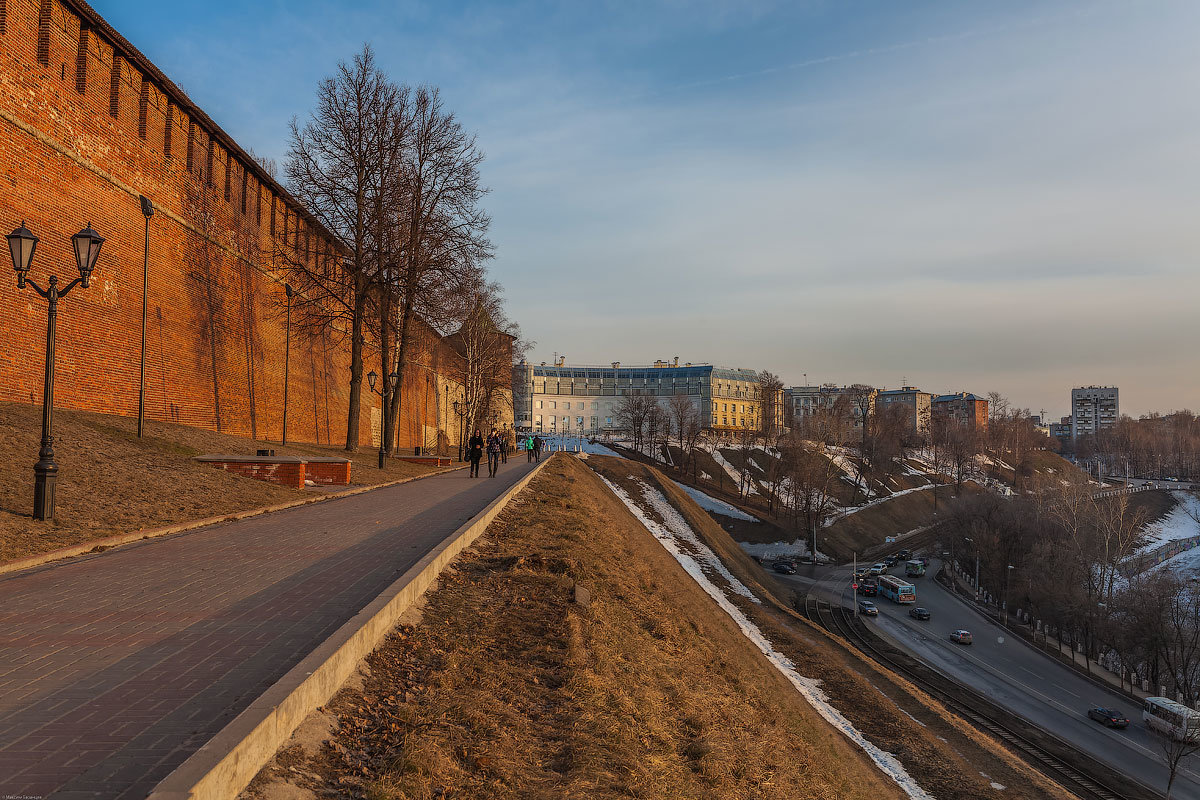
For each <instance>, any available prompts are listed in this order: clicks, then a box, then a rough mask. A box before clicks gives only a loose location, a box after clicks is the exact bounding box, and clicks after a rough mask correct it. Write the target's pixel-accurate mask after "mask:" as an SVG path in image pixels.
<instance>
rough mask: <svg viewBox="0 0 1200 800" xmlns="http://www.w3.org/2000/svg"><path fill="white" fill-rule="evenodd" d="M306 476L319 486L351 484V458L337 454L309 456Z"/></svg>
mask: <svg viewBox="0 0 1200 800" xmlns="http://www.w3.org/2000/svg"><path fill="white" fill-rule="evenodd" d="M304 460H305V462H306V463H305V465H304V477H305V478H306V479H307V480H310V481H312V482H313V483H314V484H316V485H317V486H349V485H350V463H351V462H350V459H348V458H337V457H336V456H308V457H307V458H305V459H304Z"/></svg>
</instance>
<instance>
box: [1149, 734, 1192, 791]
mask: <svg viewBox="0 0 1200 800" xmlns="http://www.w3.org/2000/svg"><path fill="white" fill-rule="evenodd" d="M1182 727H1183V733H1182V734H1181V735H1179V736H1172V735H1168V734H1165V733H1160V732H1158V731H1154V733H1153V738H1154V739H1155V740H1156V741H1157V743H1158V752H1159V755H1161V756H1162V759H1163V763H1164V764H1165V765H1166V767H1167V797H1166V800H1171V789H1172V787H1173V786H1174V785H1175V778H1176V776H1177V775H1178V774H1179V766H1180V765H1181V764H1182V763H1183V760H1184V759H1185V758H1187V757H1188V756H1190V755H1192V754H1194V753H1196V752H1200V715H1197V714H1194V713H1193V714H1189V715H1188V716H1187V717H1185V718H1184V719H1183V724H1182Z"/></svg>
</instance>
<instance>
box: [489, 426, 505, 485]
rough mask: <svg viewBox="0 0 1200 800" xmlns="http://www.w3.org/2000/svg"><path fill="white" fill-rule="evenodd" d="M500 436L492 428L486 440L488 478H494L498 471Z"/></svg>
mask: <svg viewBox="0 0 1200 800" xmlns="http://www.w3.org/2000/svg"><path fill="white" fill-rule="evenodd" d="M501 441H502V440H501V438H500V434H499V433H497V432H496V429H495V428H492V432H491V433H489V434H488V438H487V457H488V477H489V478H494V477H496V472H497V471H499V469H500V443H501Z"/></svg>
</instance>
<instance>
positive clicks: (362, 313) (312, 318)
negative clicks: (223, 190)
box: [272, 46, 397, 451]
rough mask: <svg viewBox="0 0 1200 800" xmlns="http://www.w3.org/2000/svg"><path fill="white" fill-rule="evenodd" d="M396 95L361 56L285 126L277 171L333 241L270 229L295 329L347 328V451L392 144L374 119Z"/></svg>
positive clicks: (292, 218) (287, 221)
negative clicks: (375, 219) (384, 157)
mask: <svg viewBox="0 0 1200 800" xmlns="http://www.w3.org/2000/svg"><path fill="white" fill-rule="evenodd" d="M396 91H397V90H396V87H394V86H393V85H392V84H391V83H390V82H389V81H388V80H387V78H386V76H385V75H384V74H383V73H382V72H381V71H380V70H379V69H378V68H377V67H376V65H375V56H374V53H373V52H372V51H371V48H370V47H369V46H364V47H363V49H362V51H361V52H360V53H359V54H358V55H356V56H355V57H354V59H353V61H351V62H350V63H346V62H344V61H343V62H339V64H338V67H337V71H336V72H335V74H334V75H333V76H332V77H329V78H326V79H324V80H323V81H321V83H320V84H319V85H318V87H317V102H316V108H315V109H314V110H313V112H312V116H311V118H310V119H309V120H308V122H306V123H305V124H304V125H301V124H300V123H299V122H298V121H297V120H292V124H291V138H292V141H291V146H290V148H289V150H288V155H287V160H286V163H285V168H284V171H285V173H286V175H287V179H288V187H289V189H290V190H291V191H292V193H293V194H294V195H295V196H296V198H297V199H298V200H299V201H300V202H301V203H302V204H303V205H304V206H305V207H306V208H307V209H308V210H309V211H310V212H311V213H312V214H313V216H314V217H315V218H316V220H317V221H318V222H319V223H320V224H321V225H323V226H324V227H325V228H326V229H327V230H329V231H331V232H332V233H333V235H334V236H335V237H336V238H337V240H338V241H337V243H336V244H334V243H326V244H324V245H322V244H319V243H318V242H316V241H315V237H313V236H312V235H311V233H312V231H311V230H310V228H311V226H310V225H309V224H308V223H307V222H306V221H305V220H304V219H301V218H300V217H298V216H296V215H292V214H288V213H287V210H286V207H284V212H283V213H282V214H281V215H280V216H281V217H282V219H279V220H277V221H276V223H275V225H274V228H275V231H276V236H275V247H274V250H275V253H274V255H275V259H276V263H277V264H279V265H280V266H282V267H283V268H284V269H285V270H286V272H287V275H288V280H289V281H290V282H291V283H292V284H294V285H295V286H296V288H297V289H298V292H297V296H298V297H299V298H300V301H299V302H297V303H294V305H293V315H294V316H293V319H294V320H295V322H296V324H297V325H298V326H299V327H301V328H306V329H308V330H309V331H310V332H313V331H321V330H325V329H330V330H333V329H334V328H335V325H336V326H338V327H340V328H347V327H348V328H349V334H350V403H349V410H348V413H347V420H346V449H347V450H351V451H352V450H356V449H357V448H358V436H359V431H358V428H359V409H360V406H361V401H362V379H363V343H364V339H365V334H366V324H367V319H366V317H367V306H368V295H369V293H370V290H371V287H372V280H373V278H374V276H375V275H376V274H377V273H378V272H379V263H378V255H379V254H378V252H377V251H376V252H373V251H372V241H371V240H372V234H373V231H374V228H373V225H372V219H371V215H372V211H373V210H374V208H375V207H376V202H377V200H376V198H375V195H376V194H377V193H378V179H377V171H378V170H379V168H380V160H381V159H380V156H381V152H382V151H383V150H385V149H386V148H387V147H389V146H391V145H392V144H393V143H391V142H384V141H381V139H380V136H381V134H380V131H381V130H382V129H385V128H383V127H381V122H380V118H381V117H382V116H384V115H386V114H388V113H389V108H390V106H391V103H392V102H393V99H394V96H395V94H396ZM274 215H275V210H274V209H272V217H273V218H274ZM302 228H303V234H302V233H301V230H302ZM343 248H344V249H343ZM346 252H348V254H349V255H348V257H343V255H344V254H345V253H346ZM386 374H387V373H385V375H386ZM384 384H385V385H386V384H387V381H386V380H385V381H384Z"/></svg>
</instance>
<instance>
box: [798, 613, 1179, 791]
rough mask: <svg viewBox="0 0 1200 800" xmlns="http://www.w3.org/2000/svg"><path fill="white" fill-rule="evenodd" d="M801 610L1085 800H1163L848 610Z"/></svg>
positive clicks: (809, 617)
mask: <svg viewBox="0 0 1200 800" xmlns="http://www.w3.org/2000/svg"><path fill="white" fill-rule="evenodd" d="M798 605H800V606H801V608H800V610H801V612H802V613H803V614H804V616H806V617H807V618H808V619H809V620H811V621H812V622H814V623H815V624H817V625H820V626H821V627H822V628H824V629H826V630H827V631H830V632H831V633H834V634H836V635H838V636H840V637H841V638H842V639H843V640H845V641H846V642H847V643H849V644H850V645H851V646H853V647H854V648H856V649H857V650H859V651H860V652H861V653H862V654H863V655H865V656H867V657H869V658H871V659H872V660H873V661H875V662H877V663H879V664H881V665H883V666H885V667H887V668H888V669H890V670H892V671H894V672H896V673H898V674H899V675H901V676H903V677H904V678H906V679H907V680H909V681H910V682H912V683H913V684H915V685H916V686H918V687H920V688H921V689H922V690H923V691H924V692H926V693H927V694H929V695H930V696H932V697H934V698H936V699H937V700H939V701H940V702H942V703H943V704H944V705H945V706H946V707H947V708H949V709H950V710H951V711H953V712H954V713H955V714H957V715H959V716H960V717H962V718H963V719H966V720H967V721H968V722H970V723H971V724H972V725H974V726H975V727H976V728H978V729H980V730H982V731H985V732H986V733H989V734H991V735H992V736H993V737H995V738H996V739H998V740H999V741H1001V742H1002V743H1004V744H1005V745H1006V746H1007V747H1008V748H1009V749H1010V750H1011V751H1013V752H1014V753H1016V754H1017V755H1018V756H1020V757H1021V758H1022V759H1023V760H1024V761H1026V763H1028V764H1030V765H1031V766H1033V767H1034V768H1035V769H1037V770H1038V771H1040V772H1042V773H1043V774H1044V775H1046V776H1047V777H1049V778H1051V779H1052V780H1054V781H1056V782H1057V783H1059V785H1061V786H1063V787H1064V788H1066V789H1069V790H1070V791H1071V792H1073V793H1074V794H1075V795H1077V796H1078V797H1080V798H1081V799H1082V800H1154V799H1155V798H1160V797H1161V795H1159V794H1158V793H1156V792H1153V791H1151V790H1149V789H1147V788H1146V787H1144V786H1142V785H1141V784H1138V783H1135V782H1133V781H1132V780H1130V779H1129V778H1127V777H1125V776H1124V775H1122V774H1120V773H1118V772H1116V771H1114V770H1112V769H1111V768H1110V767H1108V766H1107V765H1104V764H1101V763H1100V762H1098V761H1096V760H1095V759H1094V758H1092V757H1091V756H1089V755H1087V754H1086V753H1083V752H1081V751H1079V750H1078V749H1077V748H1075V747H1074V746H1072V745H1071V744H1070V743H1068V742H1066V741H1063V740H1062V739H1060V738H1058V737H1056V736H1053V735H1052V734H1050V733H1047V732H1046V731H1043V730H1041V729H1040V728H1037V727H1036V726H1034V725H1032V724H1031V723H1029V722H1028V721H1026V720H1024V719H1022V718H1020V717H1017V716H1016V715H1014V714H1011V713H1009V712H1006V711H1005V710H1003V709H1002V708H1000V707H999V706H997V705H996V704H995V703H993V702H992V701H991V700H989V699H987V698H985V697H983V696H982V695H980V694H979V693H977V692H975V691H974V690H972V689H970V688H968V687H966V686H963V685H962V684H959V683H958V682H956V681H954V680H952V679H951V678H948V677H946V676H945V675H942V674H941V673H938V672H936V671H934V670H932V669H930V668H929V667H927V666H926V665H924V664H922V663H921V662H919V661H917V660H916V659H914V658H912V657H911V656H909V655H908V654H907V653H903V652H901V651H899V650H897V649H895V648H893V647H891V646H890V645H887V644H885V643H884V642H882V641H881V640H880V639H879V638H878V636H876V634H874V633H872V632H871V631H870V630H869V629H867V628H866V626H865V625H864V624H863V623H862V622H861V621H860V620H857V619H856V618H855V617H854V615H853V614H852V613H848V612H847V609H846V608H845V607H844V606H842V605H836V606H835V605H833V604H832V603H831V602H830V601H829V600H826V599H822V598H819V597H817V596H816V595H814V594H813V593H812V592H809V593H808V594H807V595H805V596H804V598H803V603H800V604H798Z"/></svg>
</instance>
